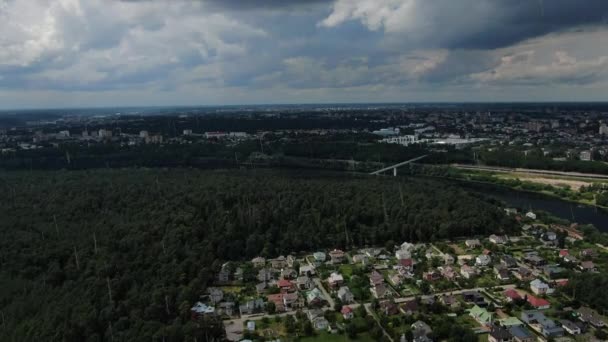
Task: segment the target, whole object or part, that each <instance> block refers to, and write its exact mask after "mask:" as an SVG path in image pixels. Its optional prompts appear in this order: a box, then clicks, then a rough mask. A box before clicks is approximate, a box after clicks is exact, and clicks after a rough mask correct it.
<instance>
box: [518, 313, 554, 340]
mask: <svg viewBox="0 0 608 342" xmlns="http://www.w3.org/2000/svg"><path fill="white" fill-rule="evenodd" d="M521 320H522V321H523V322H525V323H527V324H529V325H531V326H532V327H534V328H535V329H537V330H538V331H539V332H540V333H541V334H542V335H543V336H545V337H559V336H564V328H562V327H561V326H560V325H558V324H557V323H555V322H554V321H553V320H551V319H549V318H547V317H546V316H545V315H544V314H543V313H542V312H540V311H537V310H528V311H523V312H522V313H521Z"/></svg>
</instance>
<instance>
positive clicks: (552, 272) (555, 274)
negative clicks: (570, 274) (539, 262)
mask: <svg viewBox="0 0 608 342" xmlns="http://www.w3.org/2000/svg"><path fill="white" fill-rule="evenodd" d="M564 272H565V270H564V269H563V268H561V267H559V266H545V267H543V273H544V274H545V275H546V276H547V277H549V279H555V278H559V277H561V276H562V275H563V274H564Z"/></svg>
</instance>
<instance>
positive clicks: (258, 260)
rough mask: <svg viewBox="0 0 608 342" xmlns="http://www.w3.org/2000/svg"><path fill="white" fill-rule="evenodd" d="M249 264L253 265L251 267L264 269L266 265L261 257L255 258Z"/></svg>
mask: <svg viewBox="0 0 608 342" xmlns="http://www.w3.org/2000/svg"><path fill="white" fill-rule="evenodd" d="M251 263H252V264H253V267H264V266H265V265H266V259H264V258H262V257H255V258H253V259H251Z"/></svg>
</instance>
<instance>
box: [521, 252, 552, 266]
mask: <svg viewBox="0 0 608 342" xmlns="http://www.w3.org/2000/svg"><path fill="white" fill-rule="evenodd" d="M523 260H524V262H525V263H527V264H529V265H532V266H535V267H540V266H545V265H546V264H547V261H546V260H545V259H543V258H541V257H540V256H538V254H536V253H528V254H526V255H524V257H523Z"/></svg>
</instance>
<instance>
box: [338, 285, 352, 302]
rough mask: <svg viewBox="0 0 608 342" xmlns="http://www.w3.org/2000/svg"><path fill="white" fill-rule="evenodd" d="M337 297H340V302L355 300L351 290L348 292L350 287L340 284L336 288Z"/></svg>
mask: <svg viewBox="0 0 608 342" xmlns="http://www.w3.org/2000/svg"><path fill="white" fill-rule="evenodd" d="M338 298H340V301H341V302H342V304H350V303H352V302H354V301H355V296H354V295H353V293H352V292H350V289H349V288H348V287H346V286H342V287H341V288H340V289H339V290H338Z"/></svg>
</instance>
